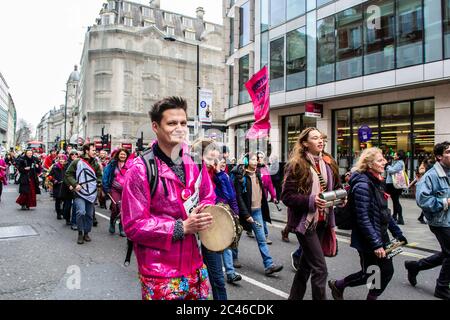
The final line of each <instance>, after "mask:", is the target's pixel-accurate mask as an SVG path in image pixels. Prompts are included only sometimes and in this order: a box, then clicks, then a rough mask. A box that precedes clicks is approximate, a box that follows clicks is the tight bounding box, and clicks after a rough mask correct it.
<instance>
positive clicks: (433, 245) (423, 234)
mask: <svg viewBox="0 0 450 320" xmlns="http://www.w3.org/2000/svg"><path fill="white" fill-rule="evenodd" d="M400 203H401V205H402V208H403V219H404V220H405V224H404V225H402V226H399V227H400V229H402V231H403V234H404V236H405V237H406V239H408V242H409V243H408V245H407V247H410V248H413V249H417V250H421V251H424V252H428V253H435V252H440V251H441V248H440V246H439V242H438V241H437V240H436V237H435V236H434V234H433V233H432V232H431V231H430V229H429V227H428V225H427V224H422V223H420V222H419V221H418V220H417V218H418V217H419V216H420V212H421V209H420V208H419V207H418V206H417V204H416V201H415V200H414V199H408V198H402V199H400ZM278 206H279V207H280V209H281V211H278V210H277V208H276V206H275V205H274V204H273V203H269V207H270V211H271V212H270V215H271V218H272V220H273V221H276V222H280V223H286V222H287V208H286V206H285V205H284V204H282V203H280V204H279V205H278ZM389 207H390V208H391V211H392V201H389ZM336 233H337V234H338V235H340V236H344V237H348V238H350V235H351V231H350V230H340V229H337V230H336ZM279 236H280V238H281V234H280V235H279ZM291 238H292V239H293V236H292V235H291Z"/></svg>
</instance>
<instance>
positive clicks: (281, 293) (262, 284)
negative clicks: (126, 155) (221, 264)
mask: <svg viewBox="0 0 450 320" xmlns="http://www.w3.org/2000/svg"><path fill="white" fill-rule="evenodd" d="M95 215H98V216H100V217H102V218H104V219H106V220H111V219H110V218H109V217H107V216H105V215H103V214H101V213H98V212H97V211H96V212H95ZM241 276H242V280H244V281H247V282H248V283H251V284H253V285H254V286H257V287H260V288H261V289H264V290H266V291H269V292H270V293H273V294H275V295H277V296H280V297H282V298H284V299H287V298H288V297H289V295H288V294H287V293H286V292H283V291H281V290H278V289H275V288H273V287H271V286H268V285H266V284H264V283H262V282H259V281H258V280H255V279H252V278H249V277H247V276H244V275H243V274H241Z"/></svg>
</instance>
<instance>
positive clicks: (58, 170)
mask: <svg viewBox="0 0 450 320" xmlns="http://www.w3.org/2000/svg"><path fill="white" fill-rule="evenodd" d="M66 164H67V156H66V155H65V154H63V153H62V154H59V155H58V162H57V163H55V164H54V165H53V166H52V167H51V170H50V172H49V174H48V179H49V180H50V181H51V182H52V183H53V198H55V211H56V218H57V219H58V220H62V218H63V215H64V212H63V208H62V205H63V203H64V197H63V196H64V194H63V190H62V189H63V185H64V182H63V180H64V174H65V171H66V169H67V168H66Z"/></svg>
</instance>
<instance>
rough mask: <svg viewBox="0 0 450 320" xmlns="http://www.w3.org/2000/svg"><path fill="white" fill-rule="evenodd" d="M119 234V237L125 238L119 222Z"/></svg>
mask: <svg viewBox="0 0 450 320" xmlns="http://www.w3.org/2000/svg"><path fill="white" fill-rule="evenodd" d="M119 234H120V236H121V237H124V238H125V237H126V236H127V235H126V234H125V232H123V226H122V223H121V222H120V223H119Z"/></svg>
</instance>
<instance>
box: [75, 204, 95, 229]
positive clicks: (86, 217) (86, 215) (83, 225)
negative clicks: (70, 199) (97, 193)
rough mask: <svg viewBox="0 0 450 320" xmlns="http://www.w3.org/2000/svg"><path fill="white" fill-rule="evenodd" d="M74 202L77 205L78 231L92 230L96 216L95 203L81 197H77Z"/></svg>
mask: <svg viewBox="0 0 450 320" xmlns="http://www.w3.org/2000/svg"><path fill="white" fill-rule="evenodd" d="M74 203H75V205H76V207H77V208H76V212H77V226H78V231H79V232H80V231H84V233H89V232H91V230H92V221H93V216H94V204H93V203H91V202H89V201H87V200H84V199H83V198H80V197H76V198H75V200H74Z"/></svg>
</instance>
